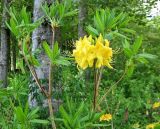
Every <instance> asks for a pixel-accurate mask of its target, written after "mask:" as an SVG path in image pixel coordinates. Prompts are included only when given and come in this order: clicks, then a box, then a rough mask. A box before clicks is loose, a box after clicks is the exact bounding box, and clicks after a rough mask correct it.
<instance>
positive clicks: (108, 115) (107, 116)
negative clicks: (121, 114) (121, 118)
mask: <svg viewBox="0 0 160 129" xmlns="http://www.w3.org/2000/svg"><path fill="white" fill-rule="evenodd" d="M111 119H112V115H111V114H104V115H102V116H101V117H100V121H109V120H111Z"/></svg>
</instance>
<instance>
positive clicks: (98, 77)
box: [93, 68, 103, 110]
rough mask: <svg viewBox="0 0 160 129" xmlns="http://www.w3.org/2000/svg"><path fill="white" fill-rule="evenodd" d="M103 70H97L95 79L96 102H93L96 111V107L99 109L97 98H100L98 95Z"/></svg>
mask: <svg viewBox="0 0 160 129" xmlns="http://www.w3.org/2000/svg"><path fill="white" fill-rule="evenodd" d="M102 69H103V68H100V70H98V69H97V70H96V69H95V77H94V80H95V81H94V83H95V84H94V102H93V108H94V110H96V107H97V98H98V95H99V92H98V91H99V84H100V81H101V76H102Z"/></svg>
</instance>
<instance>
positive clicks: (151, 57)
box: [136, 53, 158, 60]
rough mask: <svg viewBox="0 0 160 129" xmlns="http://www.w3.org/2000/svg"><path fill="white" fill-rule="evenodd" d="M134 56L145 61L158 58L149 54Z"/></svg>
mask: <svg viewBox="0 0 160 129" xmlns="http://www.w3.org/2000/svg"><path fill="white" fill-rule="evenodd" d="M136 56H137V57H142V58H146V59H151V60H153V59H156V58H158V56H156V55H152V54H149V53H141V54H138V55H136Z"/></svg>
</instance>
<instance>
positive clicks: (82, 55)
mask: <svg viewBox="0 0 160 129" xmlns="http://www.w3.org/2000/svg"><path fill="white" fill-rule="evenodd" d="M73 56H74V57H75V60H76V62H77V64H78V65H79V66H80V67H81V68H82V69H86V68H87V67H96V68H100V67H101V66H107V67H109V68H112V66H111V65H110V62H111V58H112V48H110V47H109V41H108V40H106V39H103V37H102V35H101V34H100V36H99V37H98V38H97V39H95V40H94V39H93V38H92V36H89V37H87V36H85V37H84V38H83V39H82V38H80V40H78V41H76V49H75V50H73Z"/></svg>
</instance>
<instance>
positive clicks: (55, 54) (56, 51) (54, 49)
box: [53, 42, 60, 59]
mask: <svg viewBox="0 0 160 129" xmlns="http://www.w3.org/2000/svg"><path fill="white" fill-rule="evenodd" d="M59 55H60V50H59V48H58V42H55V43H54V47H53V59H56V57H58V56H59Z"/></svg>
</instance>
